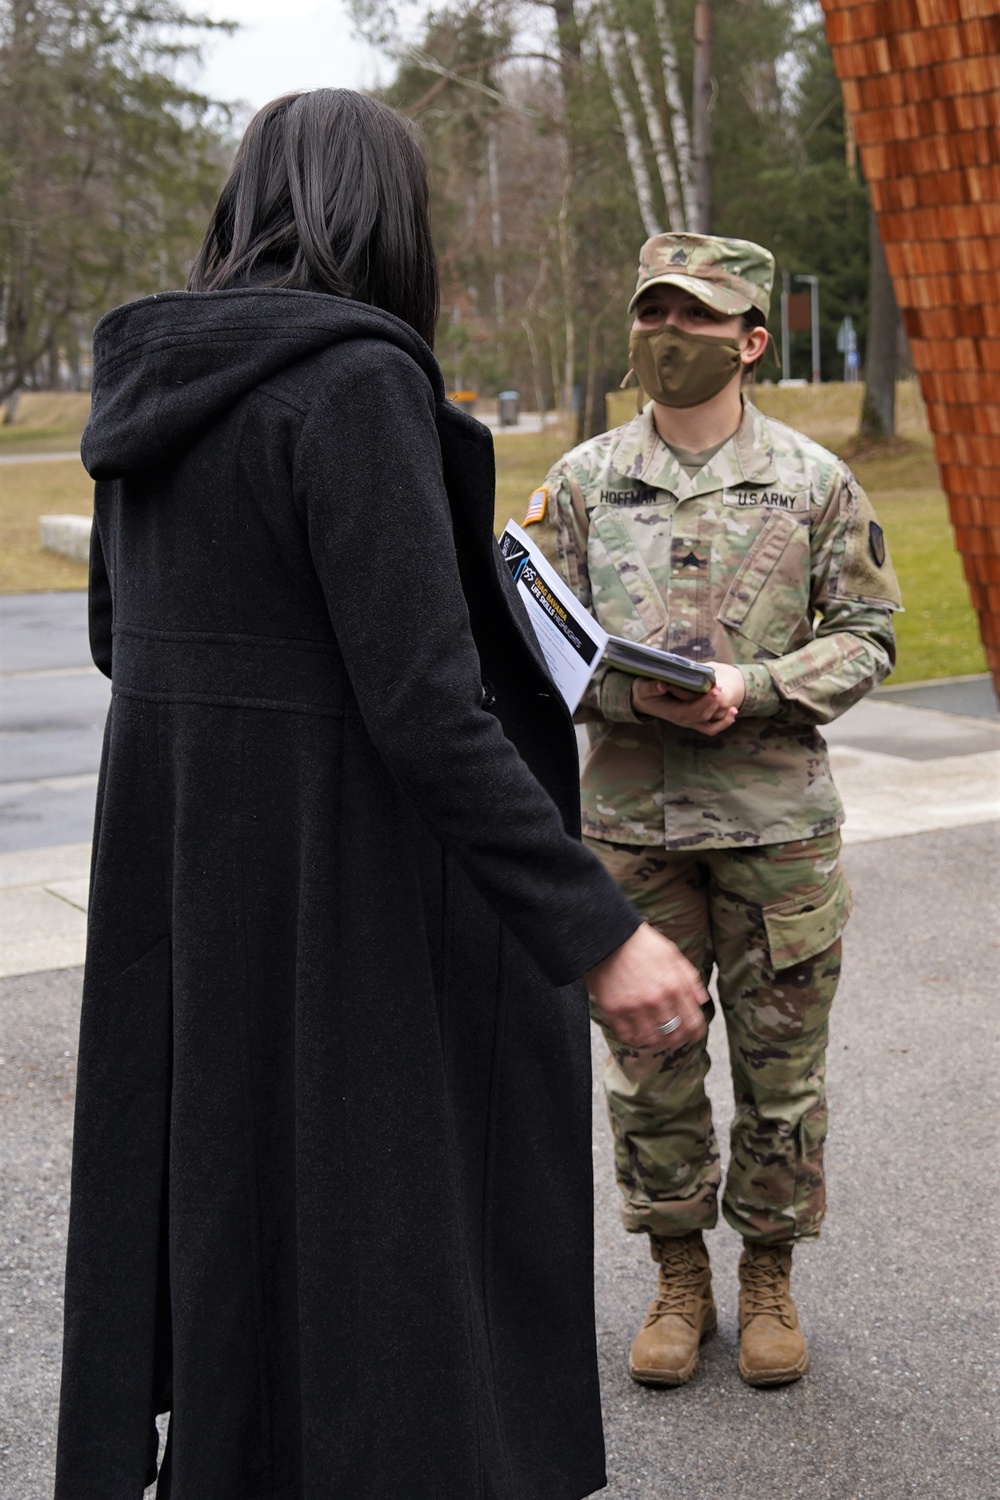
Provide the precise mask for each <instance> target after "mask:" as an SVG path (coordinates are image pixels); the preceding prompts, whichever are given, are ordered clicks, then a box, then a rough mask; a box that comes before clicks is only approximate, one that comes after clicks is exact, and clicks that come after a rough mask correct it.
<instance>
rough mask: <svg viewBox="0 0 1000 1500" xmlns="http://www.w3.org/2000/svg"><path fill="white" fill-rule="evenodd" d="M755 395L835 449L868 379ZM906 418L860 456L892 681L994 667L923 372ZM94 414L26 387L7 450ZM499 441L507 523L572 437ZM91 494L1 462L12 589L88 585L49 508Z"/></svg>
mask: <svg viewBox="0 0 1000 1500" xmlns="http://www.w3.org/2000/svg"><path fill="white" fill-rule="evenodd" d="M755 400H756V402H757V404H758V405H759V406H760V407H761V409H762V410H763V411H765V412H767V413H768V414H769V415H771V416H775V417H777V418H779V420H781V421H783V422H788V423H789V424H790V425H791V426H793V427H798V428H800V429H801V430H802V431H803V432H806V433H808V434H809V435H810V436H811V437H814V438H815V439H816V440H817V441H818V442H821V443H823V444H824V445H825V446H826V447H829V448H832V449H833V450H834V452H839V453H848V452H850V451H851V448H852V438H853V434H854V432H855V430H856V428H857V420H858V411H859V405H860V400H861V390H860V387H858V386H843V385H824V386H820V387H812V386H805V387H792V388H779V387H777V386H762V387H760V388H758V390H757V391H756V393H755ZM609 408H610V419H611V421H612V422H623V421H626V420H627V419H628V417H629V416H630V415H631V414H632V412H633V411H634V409H635V405H634V398H633V397H632V395H631V394H630V393H628V392H624V393H621V394H616V395H615V396H613V397H612V398H611V400H610V401H609ZM897 417H898V430H899V436H900V439H901V441H900V443H898V444H897V445H896V449H895V450H894V451H890V452H887V453H885V454H882V455H868V456H867V457H866V456H864V455H861V456H858V457H856V458H852V460H851V462H852V466H853V468H854V471H855V473H856V474H857V476H858V479H859V480H860V481H861V483H862V484H863V485H864V486H865V489H866V490H867V491H868V493H869V494H870V495H871V497H872V499H873V500H874V502H875V505H876V507H877V509H878V513H879V519H880V520H881V522H882V524H883V526H884V527H885V530H886V535H887V536H888V539H889V546H890V548H891V551H892V556H893V561H894V563H895V565H896V571H897V573H898V575H899V580H900V583H901V585H902V589H903V597H904V601H905V603H906V611H905V613H904V614H902V615H898V616H897V617H896V624H897V632H898V637H899V665H898V667H897V669H896V673H895V675H894V677H893V679H892V680H893V681H894V682H916V681H920V680H922V679H924V678H931V677H950V676H959V675H961V674H963V673H967V672H984V671H985V670H986V661H985V657H984V655H983V649H982V646H981V645H980V642H979V631H978V627H977V622H976V617H975V614H974V613H973V610H972V607H971V605H970V603H969V595H968V590H967V588H966V585H965V580H964V578H963V576H962V567H961V562H960V559H959V556H958V553H957V551H956V549H955V542H954V537H953V535H952V531H951V526H950V524H949V521H948V513H947V507H946V504H945V498H944V495H943V494H942V492H941V490H940V488H939V487H938V476H937V467H936V465H935V462H934V454H933V450H932V446H931V439H930V436H929V434H928V432H927V424H926V421H925V420H924V414H923V408H922V406H921V403H920V397H919V394H918V392H917V388H916V385H915V383H914V382H913V381H904V382H902V383H901V385H900V387H899V395H898V401H897ZM86 419H87V397H86V396H80V395H68V394H58V395H47V394H45V393H42V392H39V393H37V394H29V395H25V396H23V397H22V398H21V402H20V405H19V407H18V410H17V420H16V421H15V423H14V424H13V425H11V426H9V427H0V455H10V456H11V457H14V456H15V455H16V454H17V453H19V452H21V453H27V452H32V453H57V452H66V451H71V450H74V449H75V448H76V447H77V445H78V444H79V440H80V433H81V431H82V430H83V424H84V422H85V421H86ZM495 441H496V455H497V508H496V516H497V530H498V531H499V530H501V529H502V528H503V526H504V524H505V522H506V521H508V520H509V519H510V518H512V517H513V519H514V520H516V521H520V520H521V519H522V518H523V516H524V512H525V508H526V506H527V501H528V496H529V495H530V494H531V491H532V490H533V489H534V488H535V487H536V485H539V484H541V482H542V480H543V479H544V478H545V475H546V474H547V473H548V471H549V469H550V468H551V466H552V464H553V463H554V462H555V461H556V459H558V458H559V457H560V455H561V454H562V453H563V452H564V451H565V450H566V448H567V447H568V446H569V442H570V437H569V426H568V424H553V425H552V426H550V427H547V428H546V429H545V430H544V431H543V432H538V433H534V432H532V433H529V432H504V431H500V432H498V433H497V434H496V435H495ZM896 450H898V451H896ZM90 502H91V483H90V480H89V479H88V478H87V476H86V474H85V473H84V471H83V469H82V467H81V466H80V464H79V463H78V462H75V461H69V460H68V461H66V462H64V463H58V462H54V463H44V464H16V463H15V464H0V593H20V592H27V591H35V590H39V589H76V588H86V586H87V570H86V568H85V567H84V566H83V565H82V564H80V563H72V562H70V561H69V560H68V559H66V558H62V557H58V556H56V555H55V554H54V553H51V552H43V551H42V549H41V548H40V547H39V545H38V517H39V516H41V515H46V514H50V513H53V512H69V513H75V514H80V515H86V514H88V513H89V510H90Z"/></svg>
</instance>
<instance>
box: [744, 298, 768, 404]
mask: <svg viewBox="0 0 1000 1500" xmlns="http://www.w3.org/2000/svg"><path fill="white" fill-rule="evenodd" d="M740 327H741V328H742V330H743V332H744V333H750V331H751V330H752V329H754V328H766V327H767V319H766V318H765V316H764V314H763V313H762V312H761V310H760V308H759V307H748V308H747V310H746V312H745V313H740ZM769 347H770V340H768V342H767V343H766V344H765V345H764V353H763V354H758V356H757V358H756V359H755V360H754V362H753V364H750V365H744V366H743V383H744V384H746V385H750V384H752V382H753V379H754V377H755V375H756V374H757V366H758V365H759V364H760V362H761V360H762V359H763V358H764V357H765V355H766V354H767V351H768V348H769Z"/></svg>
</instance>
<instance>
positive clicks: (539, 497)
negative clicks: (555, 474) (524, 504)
mask: <svg viewBox="0 0 1000 1500" xmlns="http://www.w3.org/2000/svg"><path fill="white" fill-rule="evenodd" d="M548 503H549V492H548V489H547V487H546V486H545V485H544V484H543V485H540V486H539V488H538V489H537V490H532V492H531V494H530V496H529V497H528V513H527V515H526V516H525V518H524V524H525V526H530V525H531V523H532V522H533V521H544V520H545V512H546V509H547V508H548Z"/></svg>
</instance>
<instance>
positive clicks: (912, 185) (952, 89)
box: [822, 0, 1000, 694]
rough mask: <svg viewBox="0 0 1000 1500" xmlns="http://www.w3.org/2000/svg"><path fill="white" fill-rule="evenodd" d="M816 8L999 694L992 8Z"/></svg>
mask: <svg viewBox="0 0 1000 1500" xmlns="http://www.w3.org/2000/svg"><path fill="white" fill-rule="evenodd" d="M822 3H823V8H824V10H825V12H826V29H827V35H828V36H829V39H830V43H831V46H832V48H833V55H834V61H835V63H836V68H837V73H838V76H839V78H840V81H841V84H842V85H843V90H844V103H845V106H846V108H847V110H848V111H849V113H850V115H851V118H852V121H853V125H854V131H855V134H856V136H857V140H858V146H859V148H860V152H861V160H862V163H863V165H864V171H865V177H866V179H867V181H868V184H869V186H870V189H871V195H872V202H873V204H874V207H875V212H876V214H877V215H878V222H879V228H880V229H881V232H882V242H883V244H884V245H885V253H886V260H887V262H888V265H889V271H890V274H891V276H892V279H893V283H894V285H895V288H896V295H897V298H898V300H899V305H900V308H901V309H902V313H903V318H904V320H905V323H906V330H907V332H908V334H909V336H910V343H911V346H912V350H913V361H914V365H915V366H916V370H917V374H918V376H919V378H920V386H921V390H922V391H923V396H924V401H925V402H926V404H927V414H928V418H929V420H930V424H931V430H932V431H933V433H934V441H935V444H936V447H937V457H938V464H939V466H940V469H941V481H942V484H943V485H944V488H945V491H946V492H947V495H948V502H949V506H950V509H951V518H952V521H953V523H954V526H955V534H956V538H957V541H958V546H959V550H960V552H961V554H962V559H963V563H964V567H965V576H966V578H967V579H968V582H969V587H970V590H971V593H972V600H973V603H974V605H975V607H976V610H977V612H978V614H979V624H980V630H981V632H982V637H983V643H984V645H985V647H986V654H987V658H988V660H989V663H990V668H991V670H992V673H993V680H994V683H995V685H996V687H997V691H998V694H1000V0H822ZM910 602H911V604H912V602H913V601H910Z"/></svg>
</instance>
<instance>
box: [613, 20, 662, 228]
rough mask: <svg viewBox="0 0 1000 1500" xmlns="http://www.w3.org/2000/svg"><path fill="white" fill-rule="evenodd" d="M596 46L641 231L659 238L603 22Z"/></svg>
mask: <svg viewBox="0 0 1000 1500" xmlns="http://www.w3.org/2000/svg"><path fill="white" fill-rule="evenodd" d="M597 45H598V47H599V48H600V51H601V61H602V62H603V63H604V71H605V73H606V74H607V75H608V83H609V84H610V85H611V97H612V99H613V100H614V102H615V109H616V111H617V113H618V120H619V123H620V124H621V128H622V135H623V136H624V138H625V155H626V157H627V158H628V164H629V169H630V171H631V173H632V182H633V184H634V186H635V197H636V202H637V203H638V205H639V214H640V217H641V218H642V223H643V227H644V229H645V231H646V233H647V235H654V234H660V233H661V232H662V231H661V225H660V221H659V216H658V215H657V212H656V207H655V205H654V203H653V185H652V182H651V181H650V177H649V171H648V169H647V167H646V156H645V152H644V150H643V144H642V137H641V136H640V134H639V127H638V124H637V123H636V118H635V115H634V114H633V113H632V106H631V104H630V103H629V97H628V94H627V93H626V92H625V89H624V87H623V86H622V81H621V75H620V74H619V71H618V57H617V53H616V50H615V44H614V40H613V38H612V36H611V33H610V32H609V31H608V29H607V27H606V26H605V25H604V23H603V21H598V23H597Z"/></svg>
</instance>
